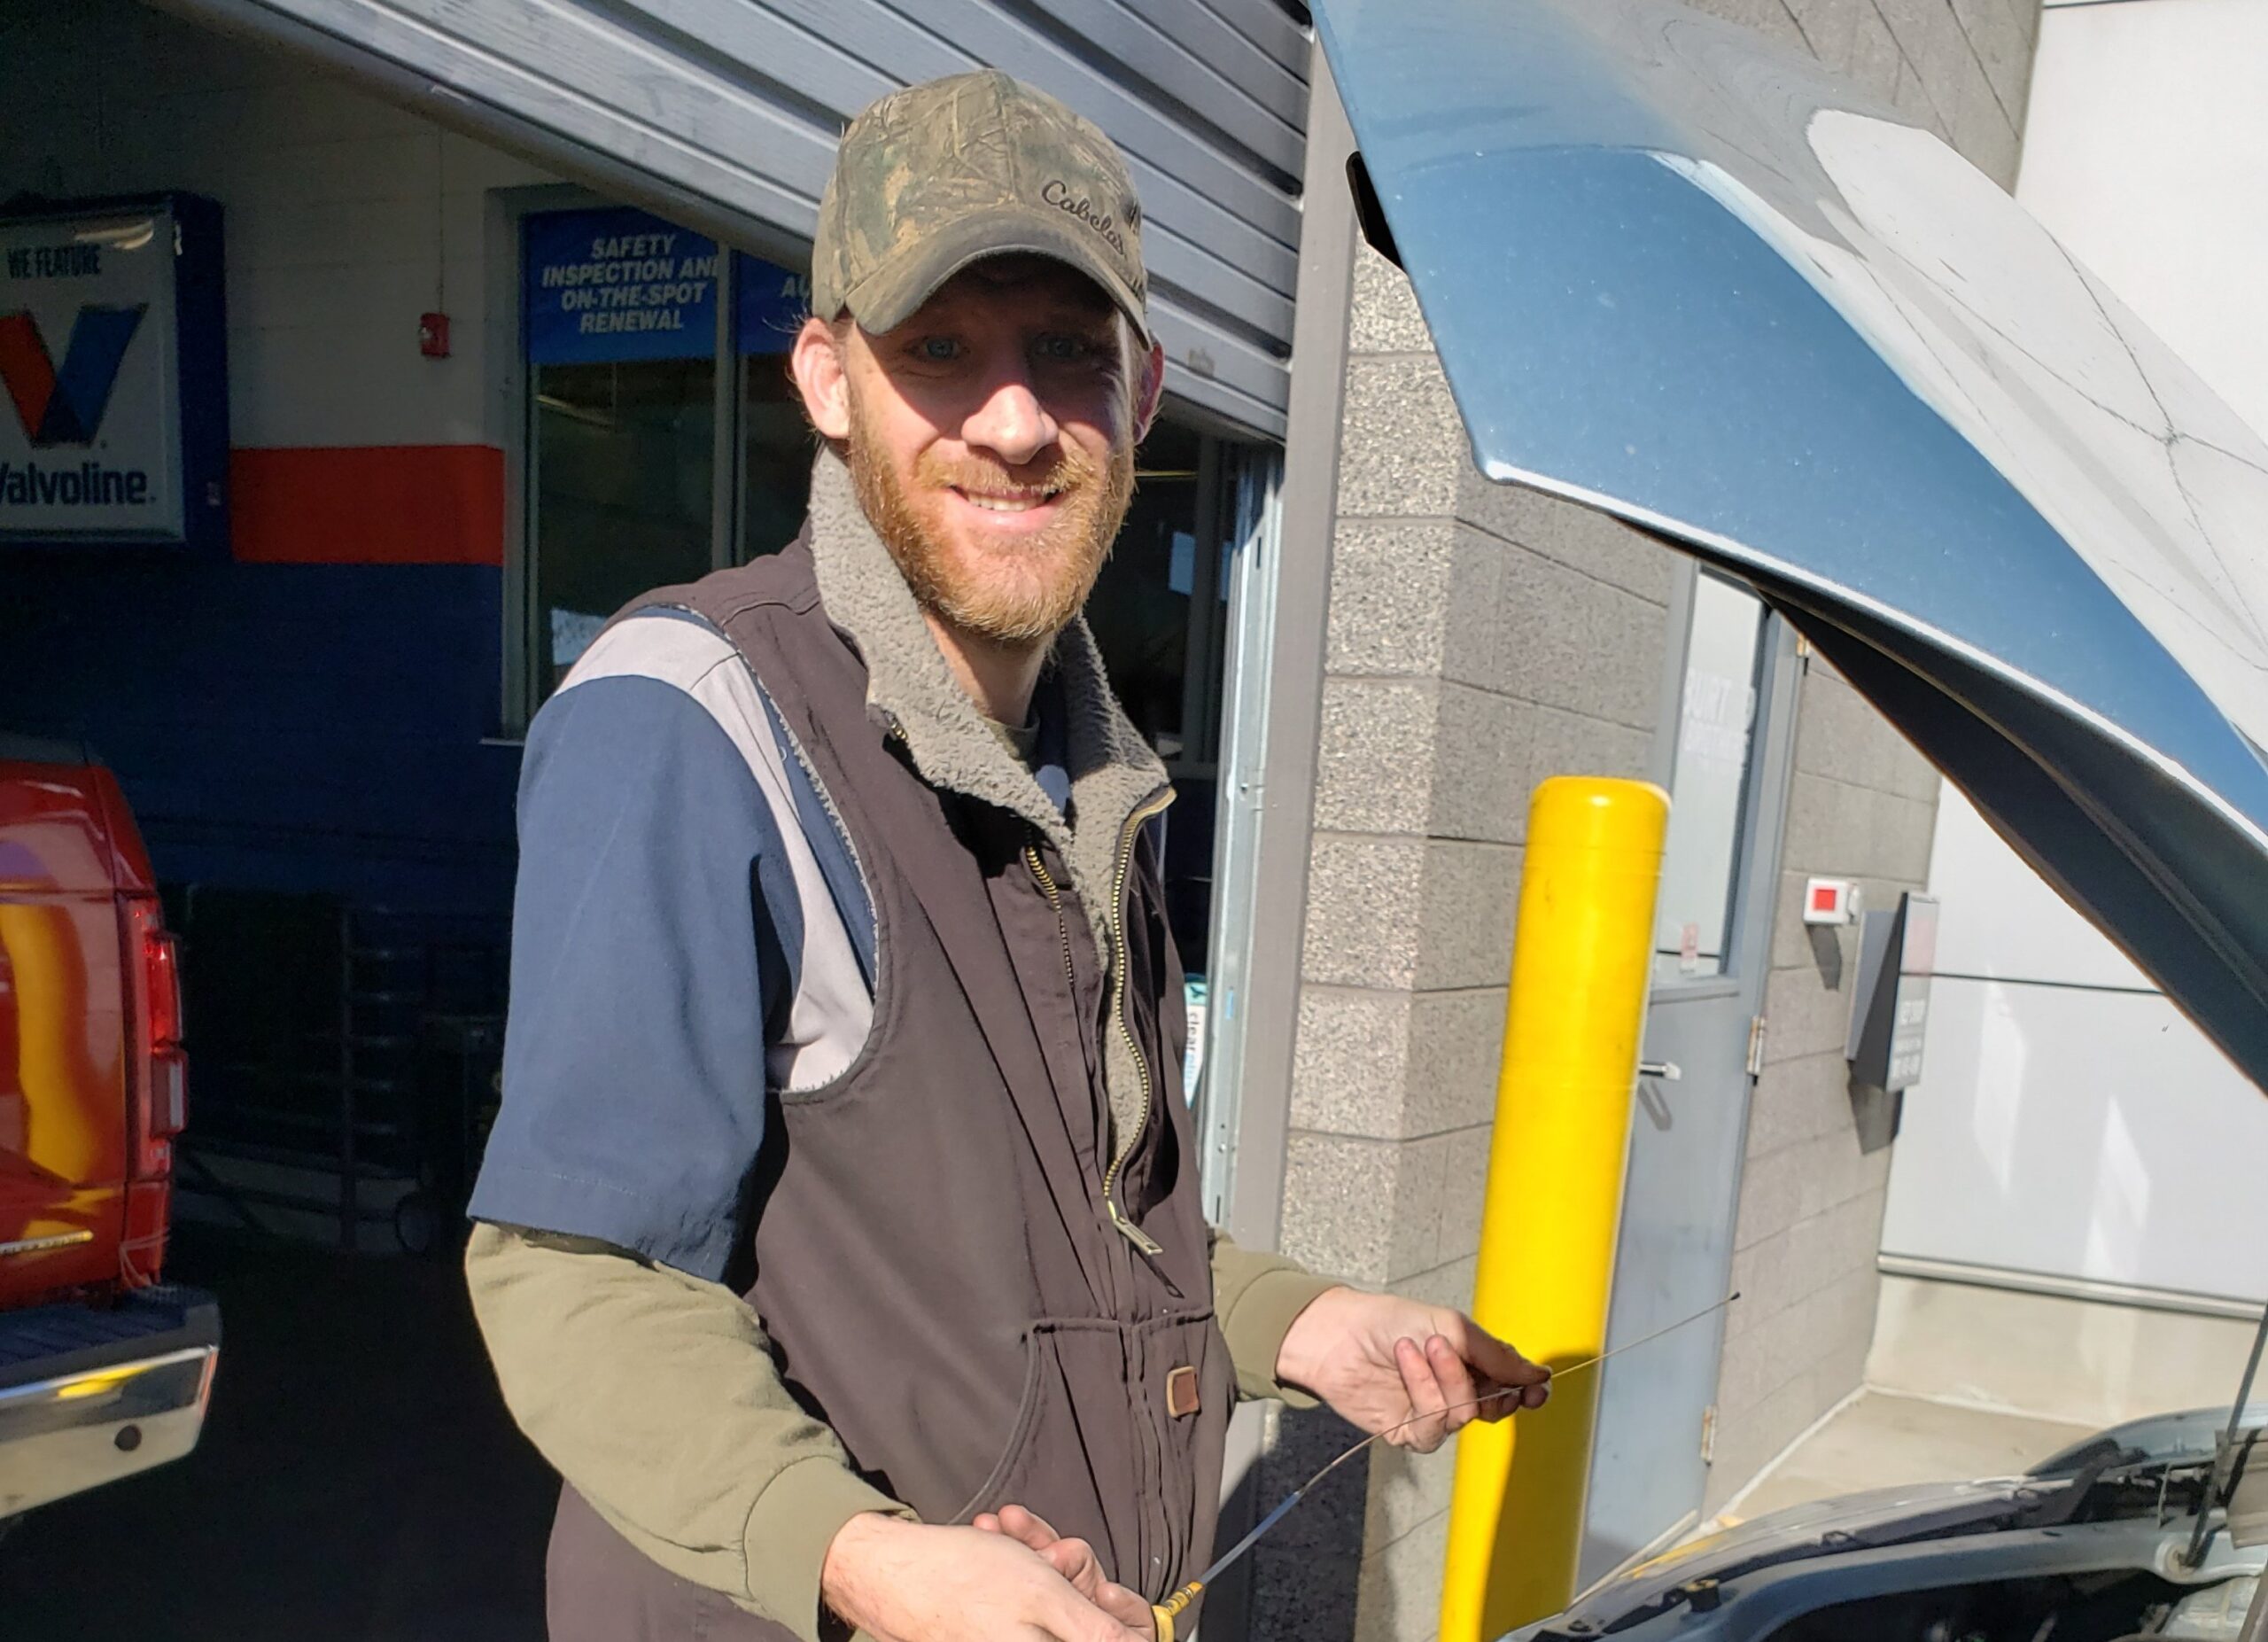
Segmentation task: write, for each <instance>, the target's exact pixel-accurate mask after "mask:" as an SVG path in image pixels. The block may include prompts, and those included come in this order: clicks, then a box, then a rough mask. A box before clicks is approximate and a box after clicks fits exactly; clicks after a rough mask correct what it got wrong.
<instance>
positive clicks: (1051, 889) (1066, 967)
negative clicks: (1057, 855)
mask: <svg viewBox="0 0 2268 1642" xmlns="http://www.w3.org/2000/svg"><path fill="white" fill-rule="evenodd" d="M1024 860H1025V863H1026V864H1027V865H1029V867H1030V868H1031V875H1032V876H1033V877H1034V878H1036V879H1037V880H1038V882H1039V888H1040V893H1042V894H1043V895H1045V896H1046V897H1047V904H1048V905H1049V906H1050V907H1053V908H1054V909H1055V934H1056V938H1058V939H1059V940H1060V941H1061V942H1062V943H1063V978H1064V979H1065V980H1067V981H1068V982H1069V983H1070V984H1071V1005H1072V1008H1077V1007H1078V1001H1079V972H1078V970H1077V969H1074V968H1073V967H1072V964H1071V924H1070V921H1069V920H1068V919H1067V918H1066V917H1064V915H1063V896H1062V892H1061V891H1059V890H1058V889H1057V888H1056V887H1055V880H1054V879H1053V878H1052V877H1050V876H1049V875H1048V871H1047V868H1046V867H1045V865H1044V864H1043V863H1042V862H1041V860H1040V859H1039V852H1038V851H1037V850H1036V849H1034V848H1032V846H1031V845H1030V844H1025V845H1024Z"/></svg>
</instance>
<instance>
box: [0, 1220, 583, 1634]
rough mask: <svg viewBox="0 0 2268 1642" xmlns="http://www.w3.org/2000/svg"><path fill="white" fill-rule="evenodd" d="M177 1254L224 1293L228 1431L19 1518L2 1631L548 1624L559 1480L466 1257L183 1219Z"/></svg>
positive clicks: (202, 1282)
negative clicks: (467, 1271)
mask: <svg viewBox="0 0 2268 1642" xmlns="http://www.w3.org/2000/svg"><path fill="white" fill-rule="evenodd" d="M167 1277H168V1278H170V1279H172V1280H175V1281H179V1282H183V1283H193V1284H196V1285H197V1286H198V1287H200V1288H210V1289H212V1290H213V1291H214V1292H215V1293H217V1294H218V1295H219V1296H221V1363H220V1369H219V1372H218V1374H217V1375H216V1377H215V1379H214V1388H213V1403H212V1409H211V1412H210V1415H209V1417H208V1419H207V1420H206V1428H205V1435H204V1437H203V1439H202V1441H200V1442H199V1444H198V1448H197V1451H196V1452H194V1453H192V1454H191V1455H190V1456H189V1458H187V1459H183V1460H181V1461H179V1462H177V1463H175V1464H174V1465H171V1466H167V1467H160V1468H159V1469H158V1470H154V1471H151V1472H147V1473H144V1475H140V1476H136V1477H129V1478H128V1479H126V1480H125V1481H123V1482H115V1483H113V1484H110V1485H109V1486H107V1487H105V1488H101V1489H97V1490H94V1491H92V1492H90V1493H87V1494H82V1495H79V1496H77V1497H76V1498H71V1499H66V1500H61V1501H58V1502H57V1503H56V1504H54V1505H52V1506H48V1507H46V1508H45V1509H43V1510H40V1511H35V1512H33V1513H31V1514H29V1515H28V1516H27V1517H26V1518H24V1519H23V1521H21V1522H19V1524H18V1525H17V1526H16V1527H15V1528H14V1529H13V1530H12V1531H11V1532H10V1533H8V1534H7V1535H6V1537H4V1538H0V1635H4V1636H6V1637H9V1638H16V1637H23V1638H32V1637H54V1638H88V1639H89V1642H316V1639H317V1638H320V1639H321V1642H542V1638H543V1551H544V1541H545V1538H546V1536H547V1535H548V1533H549V1531H550V1523H551V1509H552V1503H553V1501H554V1499H555V1497H556V1493H557V1487H558V1484H557V1482H555V1479H554V1478H553V1476H552V1474H551V1472H550V1470H549V1468H548V1467H546V1466H545V1465H544V1463H543V1461H542V1459H540V1457H539V1456H538V1455H537V1454H536V1452H535V1451H534V1450H533V1449H532V1448H531V1447H529V1446H528V1444H527V1443H526V1442H525V1441H524V1439H523V1438H522V1437H521V1436H519V1434H518V1432H517V1430H516V1429H515V1428H514V1427H513V1425H512V1423H511V1420H510V1417H509V1415H508V1414H507V1413H506V1412H505V1411H504V1406H503V1403H502V1401H501V1398H500V1397H498V1395H497V1392H496V1388H495V1381H494V1380H493V1377H492V1376H491V1374H490V1373H489V1369H488V1364H487V1360H486V1358H485V1355H484V1354H483V1352H482V1350H481V1347H480V1342H479V1339H478V1335H476V1333H475V1331H474V1328H473V1322H472V1315H471V1311H470V1306H469V1305H468V1303H467V1302H466V1300H465V1295H464V1285H463V1282H462V1278H461V1276H460V1274H459V1269H458V1267H457V1265H455V1263H454V1260H452V1259H448V1258H437V1259H432V1260H420V1259H410V1258H404V1257H376V1256H364V1257H354V1256H349V1255H344V1254H336V1253H330V1252H327V1251H324V1250H322V1249H311V1248H307V1247H304V1246H299V1245H294V1244H290V1243H283V1242H276V1241H252V1240H250V1239H248V1238H245V1237H241V1236H237V1235H234V1234H231V1233H222V1232H217V1231H214V1230H213V1229H210V1228H206V1227H203V1226H179V1227H177V1228H176V1230H175V1242H174V1249H173V1254H172V1257H171V1258H170V1259H169V1261H168V1263H167Z"/></svg>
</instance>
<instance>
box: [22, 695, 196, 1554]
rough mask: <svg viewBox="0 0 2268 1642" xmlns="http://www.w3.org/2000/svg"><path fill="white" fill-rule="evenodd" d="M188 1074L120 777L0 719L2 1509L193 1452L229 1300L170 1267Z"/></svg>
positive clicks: (175, 993)
mask: <svg viewBox="0 0 2268 1642" xmlns="http://www.w3.org/2000/svg"><path fill="white" fill-rule="evenodd" d="M185 1078H186V1064H185V1061H184V1057H183V1053H182V1047H181V992H180V987H179V984H178V982H177V980H176V978H175V948H174V938H173V937H172V936H171V935H169V934H167V931H166V928H165V918H164V914H163V910H162V908H161V907H160V904H159V899H158V893H157V886H156V883H155V881H154V880H153V879H152V877H151V872H150V861H149V857H148V855H147V854H146V853H145V852H144V849H143V846H142V838H141V835H140V833H139V832H138V831H137V830H136V828H135V825H134V820H133V817H132V816H131V814H129V813H128V810H127V807H126V801H125V798H124V796H123V795H122V794H121V793H120V790H119V786H118V782H117V781H116V779H115V778H114V777H113V775H112V774H111V773H110V772H109V771H108V770H106V769H105V768H103V767H102V766H101V765H100V764H99V763H97V761H96V760H95V759H93V758H91V757H90V756H89V755H88V754H87V753H86V752H85V751H83V750H82V749H81V748H78V747H76V746H73V745H69V744H66V743H53V742H45V741H34V740H31V739H28V738H27V737H23V736H17V735H8V734H6V733H5V732H0V1522H4V1521H6V1520H7V1519H9V1518H11V1517H12V1516H14V1515H16V1514H19V1513H20V1512H23V1511H27V1510H29V1509H30V1508H31V1507H33V1506H40V1505H44V1504H47V1503H48V1502H49V1501H50V1500H54V1499H59V1498H63V1497H64V1496H65V1495H66V1494H74V1493H77V1492H80V1491H81V1490H84V1489H89V1488H92V1487H94V1486H96V1485H97V1483H101V1482H112V1481H114V1480H115V1479H117V1478H119V1477H122V1476H127V1475H131V1474H133V1473H134V1472H136V1471H144V1470H147V1469H149V1468H150V1467H152V1466H158V1465H162V1464H164V1463H165V1462H166V1461H167V1460H169V1459H180V1458H181V1457H182V1456H183V1455H184V1454H186V1453H188V1452H189V1451H190V1449H192V1448H194V1447H195V1446H196V1445H197V1439H198V1432H199V1431H200V1430H201V1429H202V1428H203V1425H204V1420H205V1407H206V1398H207V1397H208V1396H209V1394H210V1392H211V1389H212V1383H213V1370H214V1364H215V1362H216V1360H217V1358H218V1356H219V1351H220V1335H221V1324H220V1307H219V1305H218V1303H216V1302H215V1301H214V1299H213V1297H212V1296H210V1295H206V1294H203V1293H199V1292H198V1291H196V1290H193V1289H188V1288H177V1287H172V1286H168V1285H167V1284H164V1283H162V1282H160V1281H159V1277H160V1274H161V1272H162V1271H163V1268H164V1265H165V1257H166V1235H167V1226H168V1223H169V1220H170V1217H171V1211H172V1198H173V1137H174V1136H175V1135H176V1134H178V1133H179V1132H181V1127H182V1121H183V1115H184V1105H185V1099H184V1088H185Z"/></svg>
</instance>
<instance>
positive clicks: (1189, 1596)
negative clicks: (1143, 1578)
mask: <svg viewBox="0 0 2268 1642" xmlns="http://www.w3.org/2000/svg"><path fill="white" fill-rule="evenodd" d="M1204 1589H1205V1587H1204V1586H1202V1585H1200V1584H1198V1583H1197V1582H1196V1581H1195V1580H1192V1581H1190V1583H1189V1584H1185V1585H1184V1586H1183V1587H1182V1588H1181V1589H1180V1590H1178V1591H1175V1592H1174V1593H1173V1594H1172V1595H1171V1596H1169V1597H1168V1598H1167V1599H1165V1600H1164V1601H1162V1602H1161V1603H1158V1604H1157V1605H1156V1606H1155V1607H1152V1608H1151V1609H1150V1615H1151V1617H1152V1618H1153V1619H1155V1620H1156V1621H1157V1622H1158V1642H1173V1622H1174V1621H1175V1620H1176V1619H1177V1618H1179V1617H1180V1616H1181V1615H1182V1614H1183V1613H1184V1612H1186V1611H1187V1609H1188V1607H1189V1605H1190V1604H1191V1603H1192V1602H1194V1601H1195V1600H1196V1599H1197V1595H1198V1592H1200V1591H1203V1590H1204Z"/></svg>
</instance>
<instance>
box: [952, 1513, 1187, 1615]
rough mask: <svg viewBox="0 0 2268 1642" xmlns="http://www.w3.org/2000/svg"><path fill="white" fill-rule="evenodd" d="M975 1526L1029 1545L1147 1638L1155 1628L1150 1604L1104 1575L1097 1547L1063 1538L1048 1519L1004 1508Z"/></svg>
mask: <svg viewBox="0 0 2268 1642" xmlns="http://www.w3.org/2000/svg"><path fill="white" fill-rule="evenodd" d="M973 1526H975V1527H976V1528H980V1529H983V1530H984V1531H985V1532H986V1533H988V1534H1006V1536H1007V1537H1009V1538H1011V1539H1014V1540H1015V1541H1017V1542H1018V1543H1019V1544H1021V1545H1029V1546H1030V1547H1031V1548H1032V1549H1033V1550H1034V1551H1037V1552H1038V1553H1039V1554H1040V1555H1041V1556H1043V1557H1045V1559H1046V1560H1047V1562H1048V1565H1049V1566H1050V1567H1052V1568H1054V1570H1055V1571H1056V1572H1057V1573H1059V1574H1060V1575H1062V1576H1063V1577H1064V1578H1066V1579H1068V1580H1069V1581H1070V1582H1071V1588H1072V1589H1073V1590H1075V1591H1077V1592H1078V1593H1079V1594H1080V1595H1081V1596H1083V1597H1084V1598H1086V1599H1087V1600H1088V1601H1090V1602H1091V1603H1093V1604H1094V1605H1095V1606H1096V1607H1099V1608H1100V1609H1102V1611H1103V1612H1104V1613H1106V1614H1107V1615H1110V1616H1111V1617H1112V1618H1113V1619H1115V1620H1116V1621H1118V1622H1119V1623H1121V1624H1122V1625H1126V1626H1128V1627H1130V1628H1131V1629H1133V1630H1138V1631H1140V1632H1141V1633H1142V1634H1143V1635H1145V1636H1148V1635H1150V1634H1151V1633H1152V1631H1153V1629H1154V1627H1155V1621H1154V1620H1153V1618H1152V1616H1151V1613H1150V1605H1149V1604H1148V1603H1147V1602H1145V1601H1144V1600H1143V1599H1141V1598H1140V1597H1139V1596H1137V1595H1136V1594H1135V1593H1134V1592H1133V1591H1129V1590H1128V1589H1127V1588H1126V1587H1125V1586H1124V1585H1121V1584H1113V1583H1112V1582H1111V1581H1110V1580H1108V1579H1107V1578H1105V1577H1104V1576H1103V1571H1102V1561H1101V1559H1099V1557H1097V1556H1096V1555H1095V1551H1094V1547H1093V1546H1092V1545H1089V1544H1088V1543H1087V1542H1086V1541H1085V1540H1084V1539H1066V1538H1064V1537H1063V1536H1062V1535H1060V1534H1059V1533H1057V1532H1056V1531H1055V1529H1054V1528H1053V1526H1052V1524H1050V1523H1049V1521H1047V1519H1046V1518H1045V1517H1042V1516H1037V1515H1035V1514H1032V1513H1031V1512H1029V1511H1027V1510H1025V1509H1024V1508H1023V1507H1022V1506H1001V1507H1000V1509H999V1510H998V1512H997V1513H995V1512H990V1511H988V1512H986V1513H984V1514H983V1515H982V1516H980V1517H978V1518H977V1519H976V1521H975V1523H974V1524H973Z"/></svg>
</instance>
